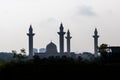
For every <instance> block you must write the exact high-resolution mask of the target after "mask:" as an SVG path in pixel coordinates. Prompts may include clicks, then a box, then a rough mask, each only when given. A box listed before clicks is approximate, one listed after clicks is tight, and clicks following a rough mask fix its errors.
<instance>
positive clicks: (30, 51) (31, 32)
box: [27, 25, 35, 57]
mask: <svg viewBox="0 0 120 80" xmlns="http://www.w3.org/2000/svg"><path fill="white" fill-rule="evenodd" d="M27 35H28V37H29V56H30V57H32V56H33V36H34V35H35V34H34V33H33V29H32V25H30V28H29V33H27Z"/></svg>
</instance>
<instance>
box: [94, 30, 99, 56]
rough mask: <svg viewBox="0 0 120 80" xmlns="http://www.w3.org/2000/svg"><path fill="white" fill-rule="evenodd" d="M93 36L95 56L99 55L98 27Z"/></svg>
mask: <svg viewBox="0 0 120 80" xmlns="http://www.w3.org/2000/svg"><path fill="white" fill-rule="evenodd" d="M93 38H94V54H95V57H97V56H98V38H99V35H98V31H97V28H95V31H94V35H93Z"/></svg>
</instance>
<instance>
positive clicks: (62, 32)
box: [58, 23, 65, 53]
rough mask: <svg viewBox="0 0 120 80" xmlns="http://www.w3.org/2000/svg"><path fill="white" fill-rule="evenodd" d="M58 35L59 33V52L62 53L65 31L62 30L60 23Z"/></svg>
mask: <svg viewBox="0 0 120 80" xmlns="http://www.w3.org/2000/svg"><path fill="white" fill-rule="evenodd" d="M58 35H59V42H60V53H64V35H65V32H64V28H63V25H62V23H61V25H60V32H58Z"/></svg>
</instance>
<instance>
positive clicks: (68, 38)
mask: <svg viewBox="0 0 120 80" xmlns="http://www.w3.org/2000/svg"><path fill="white" fill-rule="evenodd" d="M71 38H72V37H71V36H70V31H69V29H68V31H67V36H66V39H67V52H68V53H70V51H71V45H70V39H71Z"/></svg>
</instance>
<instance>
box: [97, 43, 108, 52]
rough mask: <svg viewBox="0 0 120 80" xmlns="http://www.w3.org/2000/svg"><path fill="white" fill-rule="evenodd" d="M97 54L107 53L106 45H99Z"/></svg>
mask: <svg viewBox="0 0 120 80" xmlns="http://www.w3.org/2000/svg"><path fill="white" fill-rule="evenodd" d="M99 52H100V53H106V52H108V44H101V45H100V47H99Z"/></svg>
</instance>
